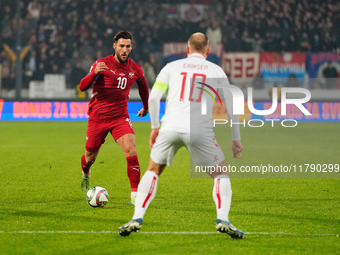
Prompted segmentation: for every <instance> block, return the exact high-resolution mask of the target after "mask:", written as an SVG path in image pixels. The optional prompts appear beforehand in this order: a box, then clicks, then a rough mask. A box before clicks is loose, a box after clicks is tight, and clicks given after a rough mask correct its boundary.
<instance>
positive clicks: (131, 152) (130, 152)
mask: <svg viewBox="0 0 340 255" xmlns="http://www.w3.org/2000/svg"><path fill="white" fill-rule="evenodd" d="M124 154H125V156H126V157H132V156H135V155H136V154H137V152H136V147H135V146H132V145H131V146H126V147H125V148H124Z"/></svg>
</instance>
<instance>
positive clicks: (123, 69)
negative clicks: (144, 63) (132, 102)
mask: <svg viewBox="0 0 340 255" xmlns="http://www.w3.org/2000/svg"><path fill="white" fill-rule="evenodd" d="M99 62H105V64H106V66H107V67H108V69H107V70H106V71H104V72H101V73H99V74H97V75H96V74H95V73H94V70H95V68H96V65H97V64H98V63H99ZM135 82H137V85H138V90H139V94H140V96H141V99H142V101H143V107H144V109H145V110H148V97H149V90H148V86H147V84H146V81H145V78H144V74H143V69H142V67H141V66H140V65H138V64H137V63H135V62H134V61H132V60H131V59H128V61H127V62H126V63H125V64H121V63H119V62H118V61H117V60H116V59H115V58H114V55H110V56H107V57H104V58H101V59H98V60H97V61H96V62H95V63H93V65H92V66H91V69H90V72H89V73H88V74H87V75H86V76H85V77H84V78H83V79H82V80H81V82H80V84H79V89H80V90H81V91H85V90H87V89H88V88H90V87H91V86H92V85H93V90H92V98H91V101H90V103H89V109H88V115H89V116H90V118H96V119H103V118H119V117H121V116H126V115H128V107H127V105H128V104H127V103H128V99H129V93H130V89H131V87H132V85H133V84H134V83H135Z"/></svg>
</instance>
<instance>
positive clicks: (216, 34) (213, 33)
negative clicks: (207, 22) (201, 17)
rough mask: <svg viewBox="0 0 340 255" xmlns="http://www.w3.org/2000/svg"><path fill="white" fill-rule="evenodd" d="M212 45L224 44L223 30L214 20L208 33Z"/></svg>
mask: <svg viewBox="0 0 340 255" xmlns="http://www.w3.org/2000/svg"><path fill="white" fill-rule="evenodd" d="M206 35H207V37H208V38H209V42H210V43H222V30H221V27H220V26H219V23H218V21H217V20H215V19H214V20H213V21H212V23H211V26H209V27H208V29H207V32H206Z"/></svg>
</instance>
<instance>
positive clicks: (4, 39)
mask: <svg viewBox="0 0 340 255" xmlns="http://www.w3.org/2000/svg"><path fill="white" fill-rule="evenodd" d="M180 3H188V4H190V6H189V8H187V9H186V10H185V13H184V14H183V13H181V10H180V8H178V6H179V5H178V4H180ZM202 5H203V6H204V8H203V9H202V8H199V7H201V6H202ZM339 15H340V2H339V1H337V0H323V1H322V0H301V1H295V0H285V1H280V0H266V1H264V0H230V1H226V0H225V1H222V0H202V1H199V0H197V1H195V0H191V1H184V0H183V1H170V0H163V1H156V0H143V1H142V0H138V1H133V0H125V1H121V0H78V1H72V0H54V1H46V0H22V1H21V15H20V24H21V31H20V34H21V38H22V49H23V48H24V47H25V46H29V47H30V50H29V51H28V53H27V55H26V57H25V58H24V63H23V70H24V86H26V87H27V86H28V82H29V81H30V80H42V79H43V77H44V74H46V73H63V74H65V76H66V81H67V86H68V87H69V88H74V87H76V85H77V84H78V83H79V81H80V79H81V78H82V77H83V76H84V75H85V74H86V73H87V72H88V70H89V68H90V66H91V64H92V63H93V62H94V61H95V60H96V59H98V58H101V57H104V56H106V55H108V54H112V53H113V51H112V43H113V36H114V34H115V33H116V32H118V31H120V30H129V31H131V32H132V33H133V35H134V50H133V53H132V55H131V58H132V59H133V60H135V61H136V62H137V63H139V64H140V65H141V66H142V67H143V69H144V72H145V75H146V78H147V81H148V82H149V86H151V85H152V82H153V81H154V78H155V76H156V74H157V72H158V71H159V70H160V68H161V67H162V65H163V56H162V45H163V43H165V42H174V41H181V42H182V41H186V40H187V38H188V36H189V35H190V34H191V33H193V32H197V31H200V32H204V33H206V34H207V35H208V37H209V39H210V41H211V42H214V43H223V46H224V49H225V51H227V52H228V51H256V52H261V51H305V52H313V51H335V50H339V49H340V43H339V41H340V38H339V29H340V28H339V24H340V16H339ZM0 17H1V20H0V22H1V23H0V32H1V34H0V63H1V64H2V79H3V81H2V84H3V86H7V87H8V88H11V87H13V86H14V75H15V68H14V63H13V61H12V60H11V58H10V57H9V53H8V50H5V46H6V45H8V46H9V48H11V49H12V51H15V50H16V48H15V45H16V27H17V19H16V1H15V0H1V1H0ZM22 49H21V50H22Z"/></svg>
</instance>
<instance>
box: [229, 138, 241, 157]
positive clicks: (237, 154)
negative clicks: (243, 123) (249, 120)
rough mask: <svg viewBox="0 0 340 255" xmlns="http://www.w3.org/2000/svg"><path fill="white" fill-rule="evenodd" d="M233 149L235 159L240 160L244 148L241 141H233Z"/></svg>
mask: <svg viewBox="0 0 340 255" xmlns="http://www.w3.org/2000/svg"><path fill="white" fill-rule="evenodd" d="M231 149H232V150H233V153H234V158H240V157H241V156H242V154H241V152H242V151H243V147H242V144H241V142H240V141H233V144H232V146H231Z"/></svg>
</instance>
